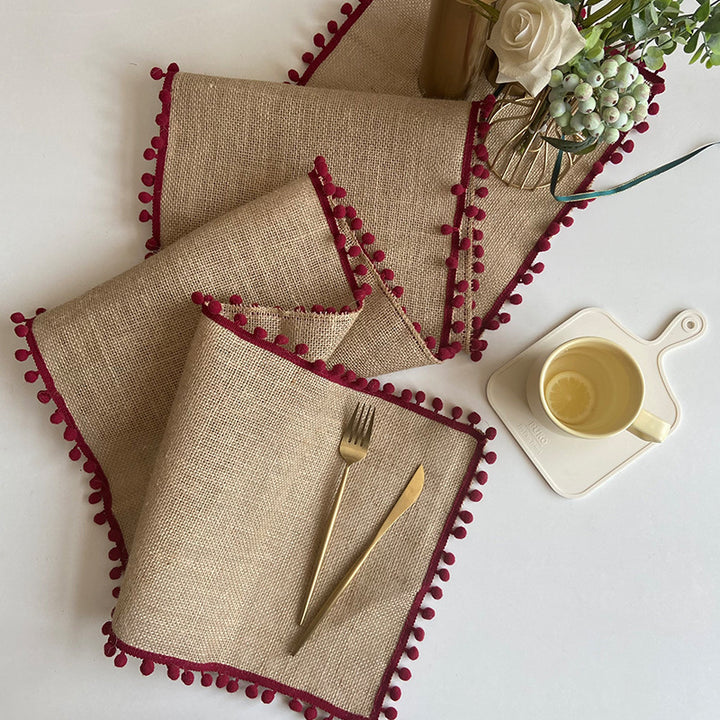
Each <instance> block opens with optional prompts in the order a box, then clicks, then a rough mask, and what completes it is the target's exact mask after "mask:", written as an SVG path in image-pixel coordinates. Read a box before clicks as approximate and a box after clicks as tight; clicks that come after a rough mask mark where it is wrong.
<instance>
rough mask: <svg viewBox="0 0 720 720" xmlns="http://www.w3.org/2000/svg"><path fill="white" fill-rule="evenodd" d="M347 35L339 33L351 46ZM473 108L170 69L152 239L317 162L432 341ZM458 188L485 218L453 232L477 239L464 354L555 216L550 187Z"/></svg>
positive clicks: (585, 163) (468, 275) (587, 162)
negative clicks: (357, 215)
mask: <svg viewBox="0 0 720 720" xmlns="http://www.w3.org/2000/svg"><path fill="white" fill-rule="evenodd" d="M380 7H382V3H381V4H380ZM374 8H375V3H373V5H371V6H370V7H369V8H368V9H367V10H366V12H365V14H364V15H363V16H362V18H361V19H360V20H359V21H358V25H357V28H358V29H362V27H363V25H362V23H363V22H364V21H366V19H367V18H368V17H371V14H372V12H373V10H374ZM354 31H355V28H353V30H352V31H351V32H350V33H349V37H356V36H355V34H354ZM344 43H345V40H343V42H342V43H341V44H340V46H339V47H338V49H337V50H336V51H339V49H340V48H342V47H344ZM334 57H335V56H334V53H333V54H332V55H331V56H330V58H329V62H331V63H332V61H333V60H334ZM341 57H344V55H342V56H341ZM321 67H325V64H323V66H321ZM345 74H346V75H347V76H354V75H362V73H360V74H358V73H345ZM391 77H392V75H391ZM481 85H482V84H481ZM390 88H391V89H394V90H399V89H401V88H399V87H397V86H394V85H391V86H390ZM489 90H490V87H489V85H487V84H485V86H484V87H481V86H479V87H478V93H479V96H484V94H485V92H486V91H489ZM474 108H475V106H473V105H472V104H471V103H470V102H464V101H463V102H459V101H444V100H427V99H423V98H419V97H410V96H402V95H384V94H376V93H371V92H367V91H357V92H355V91H353V92H349V91H345V90H325V89H318V88H314V87H296V86H292V85H283V84H274V83H267V82H257V81H250V80H231V79H227V78H217V77H208V76H202V75H192V74H187V73H179V74H177V75H176V76H175V77H174V79H173V83H172V103H171V111H170V122H169V136H168V148H167V156H166V161H165V171H164V177H163V190H162V200H161V208H162V213H161V224H160V229H161V240H162V244H163V246H168V245H170V244H171V243H172V242H173V241H174V240H175V239H176V238H177V237H180V236H181V235H183V234H185V233H186V232H188V231H189V230H192V229H193V228H194V227H196V226H197V225H199V224H202V223H204V222H207V221H208V220H209V219H211V218H212V217H213V216H215V215H216V214H219V213H222V212H226V211H227V210H228V209H229V208H231V207H234V206H236V205H238V204H240V203H243V202H247V201H249V200H251V199H253V198H255V197H257V196H258V195H260V194H263V193H266V192H268V191H269V190H271V189H273V188H276V187H278V186H279V185H281V184H282V183H284V182H285V181H286V180H287V179H288V178H289V177H293V176H295V175H297V173H298V172H299V169H300V168H303V167H306V166H307V164H308V163H309V162H310V161H311V159H312V157H313V156H314V155H316V154H318V153H321V154H323V155H325V156H326V157H327V158H328V161H329V163H330V165H331V167H332V169H333V177H334V180H335V181H336V182H338V183H340V184H341V185H343V186H346V187H348V188H352V189H353V198H354V200H355V201H356V202H357V203H358V207H360V208H362V212H363V220H364V223H365V225H364V229H365V230H366V231H369V232H371V233H373V234H374V235H375V236H376V237H377V239H378V241H379V242H380V243H381V244H382V246H383V248H384V249H385V251H386V253H387V256H388V262H389V264H390V265H391V266H392V268H393V269H394V271H395V272H396V273H397V275H398V276H399V277H400V278H402V284H403V286H404V288H405V294H404V296H403V305H404V306H405V307H406V308H407V312H408V315H409V316H410V317H411V318H412V319H413V320H415V321H417V322H419V323H420V325H421V326H422V332H423V334H425V335H432V336H434V337H437V338H439V337H441V335H442V330H443V327H444V326H445V325H446V321H445V308H446V304H447V296H446V292H447V288H446V286H447V275H448V269H447V267H446V264H445V261H446V259H447V258H448V256H449V255H450V254H451V243H452V238H451V237H450V236H449V235H443V234H442V233H441V231H440V229H441V226H442V225H443V224H448V223H449V224H452V223H453V222H454V217H455V213H456V203H457V198H456V196H454V195H453V194H452V193H451V188H452V187H453V186H454V185H456V184H457V183H459V182H460V180H461V174H462V172H463V161H464V153H465V152H466V139H467V135H468V124H469V123H473V122H474V120H475V118H473V115H474V114H475V115H477V110H475V109H474ZM491 133H492V131H491ZM594 159H595V157H594V156H593V157H588V158H583V159H581V160H580V161H579V162H577V163H576V164H575V166H574V167H573V169H572V170H571V172H570V173H569V174H568V175H567V176H566V177H565V179H564V183H565V184H566V185H567V186H568V187H570V188H571V189H574V188H575V187H576V186H577V185H578V184H579V182H580V181H581V179H582V178H583V177H584V176H585V175H586V174H587V172H588V169H589V167H590V166H592V163H593V161H594ZM467 163H468V161H466V164H467ZM466 172H467V169H466ZM466 182H467V181H466ZM469 185H470V190H469V193H468V198H467V201H466V202H467V204H468V205H471V204H472V205H475V206H479V207H480V208H481V210H482V211H483V212H485V213H487V217H486V218H485V219H484V220H483V221H482V222H474V221H472V220H471V219H470V218H468V217H464V218H463V219H462V223H461V233H460V234H461V235H462V236H467V237H473V233H472V230H473V228H475V227H477V229H480V230H482V232H483V234H484V238H483V240H482V245H483V248H484V257H483V264H484V271H483V272H482V273H480V274H478V273H475V272H474V271H473V263H474V262H476V260H477V258H476V257H474V256H473V254H472V253H471V252H464V253H461V258H460V260H461V262H460V265H459V267H458V269H457V272H456V282H460V281H463V280H465V281H467V282H468V284H469V285H471V287H470V288H469V289H468V290H467V291H466V302H465V303H464V305H463V308H462V309H461V310H459V311H453V320H462V321H463V322H464V324H465V330H464V332H462V331H461V332H459V333H455V334H453V335H452V336H451V337H450V338H449V339H450V340H453V341H454V340H458V341H459V342H460V343H461V344H462V345H463V347H464V348H465V349H466V350H469V349H470V329H471V323H472V318H473V317H474V316H479V317H481V318H483V317H485V316H486V315H487V314H488V313H489V312H490V311H491V309H492V308H493V306H494V305H495V303H496V301H497V299H498V297H499V296H500V295H501V293H502V292H503V291H504V290H505V288H506V287H507V286H508V285H509V284H510V283H511V281H512V280H513V278H514V276H515V274H516V273H517V271H518V268H519V267H520V265H521V264H522V262H523V260H524V259H525V258H526V257H527V255H528V253H530V251H531V250H533V248H534V246H535V244H536V242H537V241H538V239H539V238H540V236H541V235H542V234H543V233H544V231H545V230H546V228H547V227H548V225H549V223H550V222H551V221H552V220H553V218H554V216H555V215H556V214H557V213H558V211H559V210H560V208H561V205H560V204H559V203H558V202H557V201H556V200H555V199H554V198H553V197H552V196H551V195H550V193H549V192H548V190H547V188H541V189H538V190H536V191H534V192H529V191H527V190H519V189H515V188H511V187H507V186H506V185H505V184H504V183H502V182H501V181H500V180H499V179H497V178H496V177H495V176H494V175H491V176H490V177H489V178H488V179H487V180H486V181H483V182H482V185H484V186H485V187H487V189H488V191H489V194H488V196H487V198H483V199H478V198H477V197H475V196H474V195H473V192H474V189H475V188H476V186H478V182H477V181H476V180H475V179H474V178H472V176H470V182H469ZM473 281H475V282H476V283H477V284H476V287H475V289H474V290H473V289H472V283H473Z"/></svg>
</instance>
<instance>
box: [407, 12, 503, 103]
mask: <svg viewBox="0 0 720 720" xmlns="http://www.w3.org/2000/svg"><path fill="white" fill-rule="evenodd" d="M488 29H489V23H488V21H487V20H486V19H485V18H484V17H483V16H482V15H480V14H479V13H478V12H476V11H475V10H473V9H472V7H470V6H469V5H467V4H465V3H463V2H461V1H460V0H432V5H431V6H430V16H429V19H428V26H427V31H426V33H425V47H424V50H423V56H422V62H421V65H420V76H419V79H418V85H419V87H420V92H421V93H422V94H423V95H424V96H425V97H431V98H445V99H448V100H459V99H463V98H465V97H466V95H467V92H468V90H469V88H470V84H471V82H472V80H473V78H474V77H475V74H476V72H477V70H478V68H479V67H480V65H481V63H482V58H483V54H484V50H485V41H486V39H487V35H488Z"/></svg>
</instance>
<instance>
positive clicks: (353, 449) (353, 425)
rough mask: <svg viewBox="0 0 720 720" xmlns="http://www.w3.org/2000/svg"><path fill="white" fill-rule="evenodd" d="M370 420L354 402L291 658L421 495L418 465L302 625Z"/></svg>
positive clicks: (369, 412)
mask: <svg viewBox="0 0 720 720" xmlns="http://www.w3.org/2000/svg"><path fill="white" fill-rule="evenodd" d="M374 421H375V408H373V407H368V406H366V405H365V404H361V403H358V405H356V406H355V410H354V412H353V414H352V417H351V418H350V422H349V423H348V425H347V426H346V427H345V430H344V432H343V435H342V438H341V440H340V447H339V453H340V457H342V459H343V460H344V461H345V467H344V469H343V473H342V478H341V479H340V485H339V487H338V489H337V492H336V494H335V500H334V502H333V506H332V510H331V511H330V518H329V520H328V524H327V528H326V529H325V533H324V535H323V538H322V542H321V543H320V547H319V549H318V554H317V558H316V559H315V565H314V567H313V572H312V577H311V578H310V583H309V585H308V590H307V595H306V597H305V602H304V604H303V608H302V612H301V614H300V622H299V624H300V625H301V626H302V630H301V632H300V635H299V637H298V638H297V640H296V642H295V645H294V647H293V649H292V652H291V654H292V655H295V654H296V653H297V652H298V651H299V650H300V649H301V648H302V646H303V645H304V644H305V641H306V640H307V639H308V638H309V637H310V636H311V635H312V633H313V632H314V631H315V629H316V628H317V626H318V625H319V624H320V623H321V622H322V620H323V618H324V617H325V616H326V615H327V614H328V612H329V611H330V609H331V608H332V607H333V606H334V605H335V603H336V601H337V599H338V598H339V597H340V595H341V594H342V593H343V592H344V591H345V590H346V589H347V587H348V586H349V585H350V583H351V582H352V580H353V578H354V577H355V576H356V575H357V574H358V572H359V571H360V568H361V567H362V566H363V564H364V563H365V561H366V560H367V558H368V556H369V555H370V553H371V552H372V551H373V549H374V548H375V546H376V545H377V544H378V543H379V542H380V539H381V538H382V537H383V535H385V533H386V532H387V531H388V530H389V529H390V528H391V527H392V526H393V524H394V523H395V522H396V521H397V520H398V519H399V518H400V516H401V515H402V514H403V513H404V512H405V511H406V510H407V509H408V508H410V507H411V506H412V505H413V504H414V503H415V501H416V500H417V499H418V497H419V496H420V493H421V492H422V489H423V484H424V482H425V470H424V468H423V466H422V465H420V466H419V467H418V468H417V470H416V471H415V472H414V473H413V476H412V477H411V478H410V481H409V482H408V484H407V485H406V486H405V489H404V490H403V492H402V494H401V495H400V497H399V498H398V500H397V502H396V503H395V505H393V507H392V509H391V510H390V512H389V513H388V515H387V517H386V518H385V521H384V522H383V524H382V525H381V526H380V529H379V530H378V531H377V533H376V534H375V537H374V538H373V539H372V540H371V541H370V543H369V544H368V545H367V547H366V548H365V549H364V550H363V552H362V553H361V554H360V556H359V557H358V558H357V560H356V561H355V563H354V564H353V566H352V567H351V568H350V569H349V570H348V572H347V573H346V574H345V576H344V577H343V578H342V580H340V582H339V583H338V584H337V585H336V586H335V588H334V590H333V591H332V592H331V593H330V595H328V597H327V599H326V600H325V601H324V602H323V604H322V605H321V606H320V608H319V609H318V611H317V612H316V613H315V615H314V616H313V618H312V619H311V620H310V621H309V622H307V623H305V620H306V618H307V612H308V608H309V606H310V601H311V600H312V596H313V592H314V590H315V586H316V584H317V581H318V577H319V576H320V571H321V569H322V565H323V561H324V559H325V554H326V553H327V549H328V545H329V544H330V537H331V536H332V532H333V528H334V527H335V521H336V519H337V516H338V512H339V510H340V504H341V503H342V498H343V494H344V492H345V486H346V484H347V479H348V474H349V472H350V466H351V465H353V464H355V463H357V462H360V461H361V460H364V459H365V457H366V455H367V453H368V448H369V447H370V438H371V437H372V431H373V424H374Z"/></svg>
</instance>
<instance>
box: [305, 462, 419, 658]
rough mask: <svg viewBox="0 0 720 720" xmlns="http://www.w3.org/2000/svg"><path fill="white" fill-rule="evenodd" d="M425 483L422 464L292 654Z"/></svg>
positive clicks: (306, 629) (321, 607)
mask: <svg viewBox="0 0 720 720" xmlns="http://www.w3.org/2000/svg"><path fill="white" fill-rule="evenodd" d="M424 483H425V469H424V468H423V466H422V465H420V467H418V469H417V470H416V471H415V473H414V474H413V476H412V477H411V478H410V481H409V482H408V484H407V485H406V486H405V490H403V493H402V495H401V496H400V497H399V498H398V501H397V502H396V503H395V505H393V508H392V510H390V512H389V513H388V516H387V517H386V518H385V522H384V523H383V524H382V526H381V527H380V529H379V530H378V531H377V533H376V535H375V537H374V538H373V539H372V541H371V542H370V544H369V545H368V546H367V547H366V548H365V550H364V551H363V553H362V555H360V557H359V558H358V559H357V560H356V561H355V564H354V565H353V566H352V567H351V568H350V570H348V572H347V574H346V575H345V577H344V578H343V579H342V580H341V581H340V582H339V583H338V584H337V585H336V586H335V589H334V590H333V591H332V592H331V593H330V595H329V596H328V598H327V600H325V602H324V603H323V604H322V605H321V606H320V609H319V610H318V611H317V613H315V616H314V617H313V619H312V620H311V621H310V622H309V623H308V624H307V625H304V626H303V628H302V632H301V633H300V637H299V638H298V639H297V641H296V643H295V647H294V649H293V650H292V651H291V655H295V654H296V653H297V652H298V651H299V650H300V648H302V646H303V645H304V644H305V641H306V640H307V639H308V638H309V637H310V635H312V633H313V632H314V631H315V628H317V626H318V625H319V624H320V623H321V622H322V619H323V618H324V617H325V615H327V614H328V612H329V610H330V608H332V606H333V605H334V604H335V601H336V600H337V599H338V598H339V597H340V595H341V594H342V593H343V592H344V591H345V589H346V588H347V586H348V585H349V584H350V583H351V582H352V580H353V578H354V577H355V576H356V575H357V574H358V571H359V570H360V568H361V567H362V566H363V563H364V562H365V560H367V558H368V555H370V553H371V552H372V551H373V548H374V547H375V546H376V545H377V544H378V542H380V538H382V536H383V535H384V534H385V533H386V532H387V531H388V530H389V529H390V528H391V527H392V525H393V523H395V521H396V520H397V519H398V518H399V517H400V516H401V515H402V514H403V513H404V512H405V511H406V510H407V509H408V508H409V507H411V506H412V505H413V504H414V503H415V501H416V500H417V499H418V497H420V493H421V492H422V489H423V485H424Z"/></svg>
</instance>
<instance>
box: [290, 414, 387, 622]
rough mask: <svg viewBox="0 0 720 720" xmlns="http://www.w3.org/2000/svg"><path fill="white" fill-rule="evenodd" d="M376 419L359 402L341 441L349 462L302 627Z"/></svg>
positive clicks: (303, 614) (314, 578)
mask: <svg viewBox="0 0 720 720" xmlns="http://www.w3.org/2000/svg"><path fill="white" fill-rule="evenodd" d="M374 420H375V408H373V407H366V406H365V404H364V403H363V404H361V403H358V404H357V405H356V406H355V410H354V411H353V414H352V417H351V418H350V422H349V423H348V424H347V426H346V427H345V431H344V432H343V436H342V439H341V440H340V448H339V452H340V457H341V458H342V459H343V460H344V461H345V467H344V468H343V474H342V479H341V480H340V486H339V487H338V490H337V493H336V495H335V502H334V503H333V507H332V511H331V512H330V521H329V522H328V526H327V528H326V529H325V536H324V537H323V539H322V544H321V545H320V550H319V552H318V554H317V557H316V558H315V567H314V569H313V573H312V578H311V580H310V587H309V588H308V593H307V597H306V598H305V605H304V606H303V609H302V614H301V615H300V625H302V624H303V622H305V616H306V615H307V611H308V608H309V607H310V600H311V599H312V595H313V592H314V590H315V584H316V583H317V579H318V576H319V575H320V568H321V567H322V564H323V560H324V559H325V553H326V552H327V547H328V544H329V542H330V536H331V535H332V531H333V528H334V527H335V520H336V518H337V515H338V511H339V510H340V503H341V502H342V497H343V493H344V492H345V484H346V482H347V478H348V473H349V471H350V466H351V465H352V464H353V463H356V462H360V461H361V460H363V459H364V458H365V456H366V455H367V451H368V447H369V446H370V436H371V435H372V429H373V422H374Z"/></svg>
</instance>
